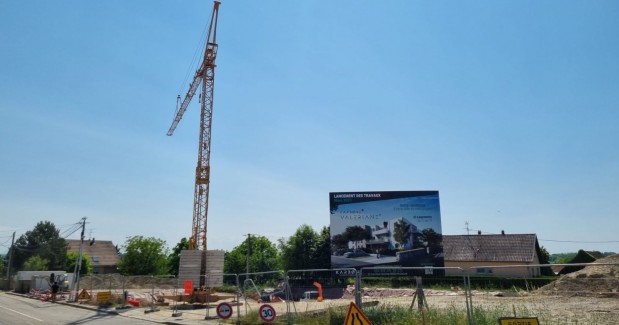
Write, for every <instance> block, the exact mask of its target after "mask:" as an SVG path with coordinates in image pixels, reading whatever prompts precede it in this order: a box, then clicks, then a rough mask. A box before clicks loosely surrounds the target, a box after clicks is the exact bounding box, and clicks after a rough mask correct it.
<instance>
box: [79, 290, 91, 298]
mask: <svg viewBox="0 0 619 325" xmlns="http://www.w3.org/2000/svg"><path fill="white" fill-rule="evenodd" d="M77 299H90V294H88V291H86V289H82V291H81V292H80V295H79V297H78V298H77Z"/></svg>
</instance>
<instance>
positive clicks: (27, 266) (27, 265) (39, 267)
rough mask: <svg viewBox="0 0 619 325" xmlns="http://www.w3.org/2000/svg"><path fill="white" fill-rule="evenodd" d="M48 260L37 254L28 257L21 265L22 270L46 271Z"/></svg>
mask: <svg viewBox="0 0 619 325" xmlns="http://www.w3.org/2000/svg"><path fill="white" fill-rule="evenodd" d="M48 265H49V261H48V260H46V259H44V258H42V257H40V256H38V255H35V256H31V257H29V258H28V259H27V260H26V261H25V262H24V265H23V266H22V269H23V270H24V271H47V270H48Z"/></svg>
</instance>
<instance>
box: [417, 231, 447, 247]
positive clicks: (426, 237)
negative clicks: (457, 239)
mask: <svg viewBox="0 0 619 325" xmlns="http://www.w3.org/2000/svg"><path fill="white" fill-rule="evenodd" d="M421 241H423V242H425V243H426V246H427V247H430V250H431V251H432V252H437V251H438V248H439V247H441V245H442V244H443V235H441V234H439V233H437V232H436V231H435V230H434V229H432V228H426V229H424V230H422V231H421Z"/></svg>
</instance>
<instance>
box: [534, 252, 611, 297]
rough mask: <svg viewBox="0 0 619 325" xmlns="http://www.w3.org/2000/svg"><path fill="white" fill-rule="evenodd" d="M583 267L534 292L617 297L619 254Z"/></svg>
mask: <svg viewBox="0 0 619 325" xmlns="http://www.w3.org/2000/svg"><path fill="white" fill-rule="evenodd" d="M595 263H596V264H611V265H589V266H586V267H585V268H584V269H582V270H579V271H576V272H573V273H569V274H566V275H564V276H562V277H561V278H559V279H558V280H556V281H554V282H552V283H550V284H548V285H545V286H543V287H541V288H539V289H538V290H537V291H536V292H535V293H537V294H542V295H560V296H569V297H571V296H582V297H584V296H587V297H618V295H619V254H615V255H610V256H607V257H604V258H601V259H599V260H597V261H595Z"/></svg>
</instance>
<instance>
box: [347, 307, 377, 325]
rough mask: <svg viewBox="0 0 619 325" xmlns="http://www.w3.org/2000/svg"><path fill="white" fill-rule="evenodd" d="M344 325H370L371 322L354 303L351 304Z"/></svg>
mask: <svg viewBox="0 0 619 325" xmlns="http://www.w3.org/2000/svg"><path fill="white" fill-rule="evenodd" d="M344 325H372V322H370V320H369V319H368V317H367V316H365V314H364V313H363V311H362V310H361V309H360V308H359V307H357V305H355V303H354V302H351V303H350V307H348V314H346V320H345V321H344Z"/></svg>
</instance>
